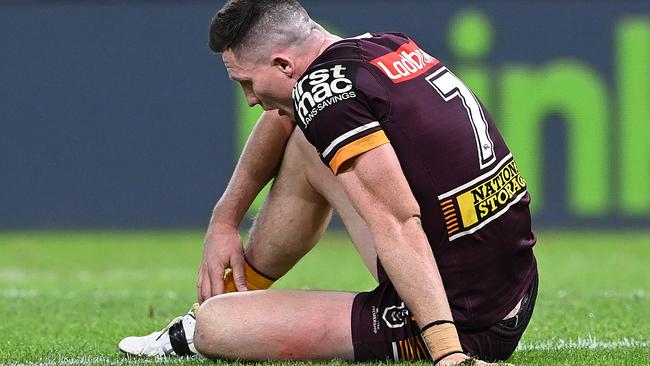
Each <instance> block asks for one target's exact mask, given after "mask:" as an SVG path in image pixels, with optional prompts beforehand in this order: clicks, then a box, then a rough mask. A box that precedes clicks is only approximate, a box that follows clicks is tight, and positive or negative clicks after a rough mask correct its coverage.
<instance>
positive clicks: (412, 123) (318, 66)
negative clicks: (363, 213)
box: [293, 33, 535, 328]
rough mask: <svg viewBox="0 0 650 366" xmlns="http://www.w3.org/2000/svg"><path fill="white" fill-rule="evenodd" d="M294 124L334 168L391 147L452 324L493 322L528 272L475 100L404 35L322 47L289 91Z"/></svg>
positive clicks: (518, 220) (520, 186) (519, 195)
mask: <svg viewBox="0 0 650 366" xmlns="http://www.w3.org/2000/svg"><path fill="white" fill-rule="evenodd" d="M293 99H294V112H295V116H296V123H297V124H298V125H299V126H300V128H301V129H302V130H303V132H304V134H305V136H306V137H307V139H308V140H309V141H310V143H311V144H313V145H314V146H315V147H316V149H317V150H318V152H319V154H320V156H321V159H322V160H323V162H324V163H325V164H326V165H327V166H329V167H330V169H331V170H332V171H333V172H334V174H337V173H338V170H339V168H340V167H341V165H342V164H343V163H344V162H345V161H347V160H349V159H351V158H353V157H355V156H358V155H360V154H363V153H364V152H366V151H369V150H371V149H374V148H376V147H378V146H381V145H383V144H386V143H390V144H391V145H392V146H393V148H394V150H395V152H396V154H397V157H398V159H399V161H400V164H401V166H402V170H403V173H404V175H405V177H406V179H407V181H408V183H409V185H410V188H411V191H412V192H413V194H414V196H415V198H416V199H417V202H418V203H419V205H420V209H421V215H422V225H423V227H424V231H425V232H426V234H427V237H428V239H429V243H430V245H431V248H432V250H433V253H434V256H435V257H436V261H437V263H438V267H439V270H440V273H441V276H442V279H443V282H444V284H445V289H446V292H447V296H448V298H449V302H450V305H451V309H452V312H453V316H454V319H455V320H456V322H457V324H458V326H459V327H460V328H477V327H483V326H487V325H490V324H494V323H495V322H497V321H499V320H500V319H502V318H503V317H504V316H506V315H507V313H508V312H509V311H510V310H511V309H512V308H513V307H514V305H515V304H516V303H517V301H518V300H519V299H520V298H521V297H522V296H523V295H524V293H525V291H526V290H527V289H528V288H529V286H530V284H531V281H532V280H533V276H534V274H535V258H534V256H533V252H532V247H533V245H534V244H535V236H534V235H533V233H532V232H531V223H530V213H529V209H528V205H529V202H530V197H529V195H528V193H527V191H526V182H525V181H524V179H523V178H522V177H521V175H520V174H519V170H518V169H517V165H516V163H515V161H514V160H513V157H512V154H511V153H510V151H509V149H508V147H507V146H506V144H505V142H504V141H503V138H502V137H501V135H500V134H499V132H498V130H497V128H496V125H495V124H494V123H493V121H492V119H491V117H490V115H489V114H488V112H487V111H486V110H485V108H484V107H483V105H482V104H481V103H480V102H479V100H478V98H477V97H476V96H475V95H474V94H473V93H472V92H471V91H470V90H469V89H468V88H467V87H466V86H465V85H464V84H463V83H462V82H461V81H460V80H459V79H458V78H457V77H456V76H455V75H454V74H453V73H452V72H451V71H450V70H449V69H448V68H447V67H446V66H444V65H443V64H442V63H440V62H439V61H438V60H437V59H435V58H433V57H431V56H430V55H428V54H427V53H426V52H424V51H423V50H422V49H420V48H419V47H418V46H417V45H416V44H415V43H414V42H413V41H412V40H410V39H409V38H408V37H406V36H404V35H402V34H390V33H381V34H366V35H364V36H361V37H357V38H355V39H345V40H342V41H339V42H337V43H335V44H333V45H332V46H330V47H329V48H327V49H326V50H325V51H324V52H323V53H322V54H321V55H320V56H319V57H318V58H317V59H316V60H314V62H313V63H312V64H311V65H310V66H309V68H308V69H307V71H306V72H305V73H304V75H303V76H302V77H301V79H300V80H299V81H298V82H297V83H296V85H295V87H294V90H293Z"/></svg>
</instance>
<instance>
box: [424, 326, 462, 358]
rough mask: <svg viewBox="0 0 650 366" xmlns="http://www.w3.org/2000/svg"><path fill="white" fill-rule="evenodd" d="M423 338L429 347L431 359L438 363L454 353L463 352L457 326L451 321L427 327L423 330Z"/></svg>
mask: <svg viewBox="0 0 650 366" xmlns="http://www.w3.org/2000/svg"><path fill="white" fill-rule="evenodd" d="M422 338H423V339H424V343H426V345H427V348H428V349H429V354H431V359H433V361H434V362H436V363H437V362H438V361H440V360H441V359H442V358H444V357H447V356H449V355H450V354H452V353H462V352H463V347H462V346H461V345H460V340H459V339H458V332H456V326H454V325H453V324H451V323H445V324H440V325H434V326H432V327H430V328H428V329H426V330H425V331H424V332H422Z"/></svg>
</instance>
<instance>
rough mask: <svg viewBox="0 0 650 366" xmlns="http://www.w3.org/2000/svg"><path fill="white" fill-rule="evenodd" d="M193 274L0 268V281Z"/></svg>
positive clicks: (187, 272) (181, 272)
mask: <svg viewBox="0 0 650 366" xmlns="http://www.w3.org/2000/svg"><path fill="white" fill-rule="evenodd" d="M192 276H194V274H193V273H192V271H190V270H181V269H158V270H132V269H113V270H107V271H86V270H81V271H70V272H67V271H64V270H61V271H39V270H33V271H28V270H23V269H0V281H7V282H11V281H32V280H39V281H40V282H42V281H44V280H49V281H57V280H62V279H65V280H76V281H82V282H87V281H95V280H97V279H101V280H103V281H105V280H109V281H129V280H135V281H137V280H147V279H149V278H152V277H155V278H157V279H172V280H173V279H179V278H184V277H192Z"/></svg>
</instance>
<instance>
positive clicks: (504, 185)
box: [438, 154, 526, 241]
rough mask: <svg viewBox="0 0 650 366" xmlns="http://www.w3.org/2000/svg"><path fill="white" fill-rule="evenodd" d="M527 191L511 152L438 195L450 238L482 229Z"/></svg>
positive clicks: (451, 239) (450, 239)
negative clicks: (468, 180) (494, 163)
mask: <svg viewBox="0 0 650 366" xmlns="http://www.w3.org/2000/svg"><path fill="white" fill-rule="evenodd" d="M525 194H526V181H525V180H524V179H523V177H522V176H521V174H519V169H518V168H517V164H516V163H515V161H514V160H513V158H512V155H511V154H508V156H506V157H505V158H504V159H503V160H501V161H500V162H499V164H498V165H497V166H496V167H494V168H493V169H492V170H491V171H489V172H488V173H486V174H483V175H482V176H480V177H478V178H476V179H474V180H472V181H471V182H469V183H466V184H464V185H462V186H460V187H458V188H456V189H453V190H451V191H449V192H447V193H445V194H442V195H440V196H438V200H439V201H440V205H441V207H442V212H443V215H444V218H445V223H446V225H447V233H448V235H449V241H453V240H455V239H458V238H460V237H462V236H464V235H467V234H472V233H474V232H476V231H478V230H479V229H481V228H482V227H484V226H485V225H487V224H488V223H490V222H491V221H493V220H495V219H496V218H498V217H499V216H501V215H503V214H504V213H505V212H506V211H508V209H509V208H510V207H511V206H512V205H514V204H515V203H517V202H519V200H521V199H522V197H524V195H525Z"/></svg>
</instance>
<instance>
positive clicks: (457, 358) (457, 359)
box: [436, 353, 498, 366]
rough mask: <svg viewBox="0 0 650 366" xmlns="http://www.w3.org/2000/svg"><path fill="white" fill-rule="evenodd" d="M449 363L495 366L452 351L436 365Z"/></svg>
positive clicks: (448, 365) (442, 365)
mask: <svg viewBox="0 0 650 366" xmlns="http://www.w3.org/2000/svg"><path fill="white" fill-rule="evenodd" d="M451 365H477V366H497V365H498V364H496V363H488V362H485V361H481V360H477V359H475V358H472V357H469V356H467V355H465V354H462V353H453V354H451V355H449V356H447V357H445V358H443V359H442V360H440V361H438V363H437V364H436V366H451Z"/></svg>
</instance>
